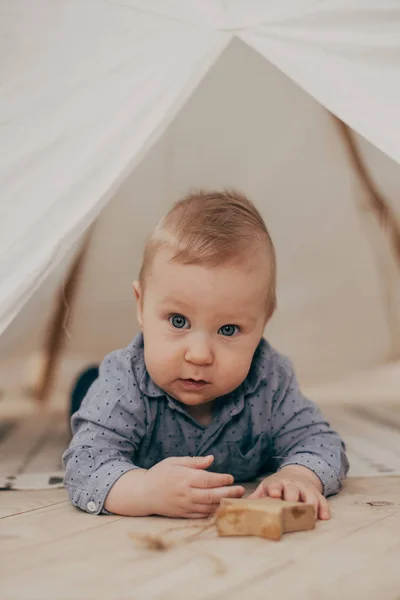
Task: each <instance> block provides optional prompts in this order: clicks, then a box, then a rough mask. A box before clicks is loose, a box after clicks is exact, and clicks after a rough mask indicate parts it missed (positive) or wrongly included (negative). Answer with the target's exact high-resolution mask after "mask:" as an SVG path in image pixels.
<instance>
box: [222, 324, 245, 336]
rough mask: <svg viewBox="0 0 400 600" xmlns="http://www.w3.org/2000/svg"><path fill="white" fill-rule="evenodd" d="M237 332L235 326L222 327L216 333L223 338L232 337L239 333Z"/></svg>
mask: <svg viewBox="0 0 400 600" xmlns="http://www.w3.org/2000/svg"><path fill="white" fill-rule="evenodd" d="M239 331H240V328H239V327H238V326H237V325H224V326H223V327H221V328H220V329H219V331H218V333H220V334H221V335H224V336H225V337H232V336H233V335H236V334H237V333H239Z"/></svg>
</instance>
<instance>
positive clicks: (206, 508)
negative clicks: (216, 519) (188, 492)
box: [189, 502, 220, 516]
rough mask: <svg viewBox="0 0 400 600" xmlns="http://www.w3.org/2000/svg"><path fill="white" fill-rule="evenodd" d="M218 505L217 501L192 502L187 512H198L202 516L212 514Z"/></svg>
mask: <svg viewBox="0 0 400 600" xmlns="http://www.w3.org/2000/svg"><path fill="white" fill-rule="evenodd" d="M219 506H220V504H219V502H218V504H202V503H197V502H194V503H193V504H192V505H191V506H190V508H189V512H190V513H191V514H192V513H199V514H202V515H204V516H207V515H213V514H214V513H215V511H216V510H217V509H218V508H219Z"/></svg>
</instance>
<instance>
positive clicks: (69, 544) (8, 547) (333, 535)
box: [0, 477, 400, 600]
mask: <svg viewBox="0 0 400 600" xmlns="http://www.w3.org/2000/svg"><path fill="white" fill-rule="evenodd" d="M399 491H400V478H397V477H386V478H377V479H364V478H360V479H352V480H349V481H348V482H347V483H346V486H345V489H344V491H343V492H342V493H341V494H340V495H338V496H337V497H335V498H334V499H333V501H332V508H333V514H334V518H333V519H332V520H331V521H329V522H326V523H319V524H318V527H317V529H316V530H315V531H313V532H302V533H299V534H291V535H287V536H284V538H283V540H282V541H281V542H279V543H275V542H269V541H266V540H261V539H258V538H229V539H228V538H218V537H217V535H216V532H215V531H209V532H207V533H204V534H203V536H202V537H201V539H200V540H199V541H197V542H195V543H192V544H190V545H181V546H177V547H176V548H174V549H172V550H170V551H167V552H151V551H148V550H144V549H142V548H141V547H140V546H139V545H138V544H137V543H135V542H134V541H133V540H132V539H131V538H130V536H129V534H130V533H131V532H135V533H140V532H142V533H143V532H147V533H161V532H163V531H165V529H166V528H168V527H171V525H172V526H178V525H180V523H181V522H180V521H176V520H170V519H162V518H156V517H153V518H143V519H129V518H117V517H109V516H103V517H95V516H92V515H87V514H85V513H82V512H80V511H77V510H76V509H73V508H72V507H71V506H70V505H69V504H68V503H66V504H65V505H60V506H52V507H47V508H43V509H41V510H37V511H33V512H32V513H25V514H23V515H18V516H15V517H11V518H9V519H4V520H3V521H1V522H0V523H1V529H0V532H1V534H2V535H4V536H8V541H7V539H3V544H2V546H1V548H0V552H1V554H2V561H1V562H0V580H1V585H2V594H3V596H4V597H7V595H8V596H9V597H13V598H21V599H25V598H26V599H30V598H32V599H33V598H36V599H37V598H41V599H43V600H46V599H51V600H61V599H65V598H69V599H71V600H73V599H78V598H79V599H84V598H85V599H89V598H96V599H101V598H107V600H109V599H111V598H118V599H123V598H132V593H133V590H134V593H135V597H137V598H141V599H142V598H143V599H147V598H149V599H150V598H151V599H153V598H154V599H155V598H160V599H161V598H162V599H169V598H171V600H172V599H173V600H175V599H176V598H177V597H182V598H188V597H190V598H191V599H192V600H211V599H214V598H215V599H217V598H224V597H227V596H228V595H229V597H233V596H232V595H233V594H235V593H236V591H237V590H240V589H241V586H242V587H243V589H246V590H247V589H250V587H251V586H253V588H254V597H256V594H258V593H260V596H259V597H260V598H261V593H263V594H264V596H263V597H265V590H266V589H268V590H269V593H274V594H279V595H280V597H290V595H292V596H293V595H296V597H297V589H296V593H295V587H296V586H297V585H298V581H299V579H298V578H299V577H300V575H299V574H300V572H301V573H302V575H301V578H300V579H302V578H303V579H304V585H303V588H304V589H303V591H302V594H303V596H299V598H303V597H304V598H307V600H312V598H313V595H312V594H313V593H314V591H315V592H316V594H317V595H316V596H315V597H316V598H318V599H320V598H322V599H323V598H325V597H326V598H329V599H330V598H331V596H329V594H330V589H331V583H330V580H329V577H328V578H327V577H326V576H325V577H322V575H318V573H316V571H315V568H314V565H317V566H318V569H319V570H320V571H321V573H322V572H323V570H324V569H325V573H328V571H329V568H330V569H331V570H332V572H333V573H337V576H338V578H339V581H342V582H343V583H341V584H340V586H341V592H342V596H343V597H351V598H352V600H353V597H352V596H351V595H350V596H347V595H346V587H345V586H346V585H348V587H349V589H350V590H352V591H354V590H356V592H357V593H358V591H357V590H358V589H360V590H363V589H365V586H364V588H363V587H362V585H364V584H362V582H359V580H358V579H357V577H358V575H357V573H358V570H357V565H359V566H360V569H359V572H360V573H361V574H362V576H363V577H366V576H367V577H369V579H370V587H371V586H372V585H375V586H379V585H381V584H382V585H383V586H384V589H385V590H388V593H389V592H390V590H391V589H392V588H393V586H395V585H397V581H398V580H397V573H396V572H394V571H393V569H392V567H391V566H390V565H386V566H385V565H384V564H383V562H384V561H383V559H381V558H380V557H381V556H385V555H387V556H390V550H391V549H392V550H393V551H397V550H398V548H397V544H398V531H399V530H400V494H399ZM11 493H13V492H10V494H11ZM371 503H372V505H371ZM374 503H378V504H375V505H374ZM185 524H186V525H190V522H188V521H185ZM4 525H6V527H4ZM184 534H185V531H183V532H182V531H181V532H180V533H177V535H184ZM374 540H377V543H376V546H374V543H375V542H374ZM3 556H4V558H3ZM342 557H346V560H344V559H343V558H342ZM335 561H338V565H337V568H336V567H335V564H336V563H335ZM374 561H380V562H379V564H381V563H382V569H378V570H376V571H373V569H372V565H373V564H374ZM385 564H386V563H385ZM352 565H353V566H352ZM353 567H354V568H353ZM353 571H354V573H353ZM367 571H368V572H367ZM372 571H373V573H374V575H372ZM392 571H393V572H392ZM291 573H293V575H291ZM304 573H305V574H306V575H304ZM382 574H386V575H387V574H389V575H390V576H391V580H390V581H389V582H384V581H381V579H382V577H383V575H382ZM360 577H361V575H360ZM340 578H341V579H340ZM283 583H284V584H285V586H287V590H288V594H287V596H285V594H283V595H282V593H281V589H282V585H283ZM357 586H359V587H357ZM368 589H369V588H368ZM368 589H367V590H366V592H368ZM398 589H399V591H400V588H398ZM260 590H261V591H260ZM177 591H179V596H177ZM289 592H290V593H289ZM307 594H309V595H308V596H307ZM360 594H361V591H360ZM250 595H251V596H252V594H250ZM239 597H240V596H237V598H239ZM241 597H243V595H242V596H241ZM367 597H368V596H364V599H363V600H366V598H367ZM381 597H382V598H383V597H384V598H385V600H386V596H381ZM387 598H388V600H392V599H393V600H394V597H393V596H390V595H389V596H388V597H387Z"/></svg>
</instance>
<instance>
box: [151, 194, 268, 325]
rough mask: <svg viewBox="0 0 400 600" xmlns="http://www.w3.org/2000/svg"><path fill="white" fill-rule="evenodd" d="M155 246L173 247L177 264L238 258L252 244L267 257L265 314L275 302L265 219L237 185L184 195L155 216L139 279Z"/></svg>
mask: <svg viewBox="0 0 400 600" xmlns="http://www.w3.org/2000/svg"><path fill="white" fill-rule="evenodd" d="M160 248H168V249H171V250H172V251H173V256H172V258H171V260H173V261H177V262H180V263H182V264H201V265H209V266H220V265H223V264H232V263H237V262H240V261H242V262H243V258H244V257H247V256H250V255H253V256H254V253H255V252H256V251H257V250H261V251H264V252H266V254H267V256H268V258H269V261H270V267H271V272H270V282H269V289H268V298H267V312H268V318H270V316H271V315H272V314H273V312H274V310H275V308H276V257H275V249H274V245H273V243H272V240H271V237H270V235H269V233H268V230H267V228H266V225H265V223H264V221H263V219H262V217H261V215H260V213H259V212H258V210H257V209H256V207H255V206H254V204H253V203H252V202H251V201H250V200H249V199H248V198H246V196H244V195H243V194H240V193H239V192H236V191H223V192H215V191H213V192H205V191H199V192H195V193H192V194H189V195H187V196H186V197H185V198H183V199H182V200H180V201H179V202H177V203H176V204H175V205H174V206H173V207H172V209H171V210H170V211H169V212H168V214H167V215H166V216H165V217H164V218H163V219H162V220H161V221H160V223H159V224H158V225H157V227H156V228H155V230H154V231H153V233H152V234H151V236H150V237H149V239H148V240H147V243H146V247H145V251H144V256H143V263H142V267H141V270H140V274H139V281H140V284H141V286H142V288H143V287H144V281H145V277H146V274H147V273H148V271H149V268H150V266H151V264H152V262H153V259H154V257H155V255H156V253H157V251H158V250H159V249H160Z"/></svg>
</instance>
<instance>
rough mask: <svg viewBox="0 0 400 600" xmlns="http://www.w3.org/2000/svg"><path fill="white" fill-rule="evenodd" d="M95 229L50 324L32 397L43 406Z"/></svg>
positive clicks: (67, 281)
mask: <svg viewBox="0 0 400 600" xmlns="http://www.w3.org/2000/svg"><path fill="white" fill-rule="evenodd" d="M91 235H92V228H91V229H89V231H88V233H87V235H86V237H85V239H84V242H83V244H82V246H81V249H80V250H79V252H78V254H77V256H76V258H75V260H74V261H73V263H72V265H71V267H70V270H69V272H68V275H67V278H66V281H65V283H64V284H63V285H62V286H61V288H60V290H59V292H58V297H57V300H56V307H55V310H54V313H53V316H52V319H51V321H50V324H49V327H48V331H47V336H46V339H45V342H44V347H43V351H42V358H41V364H40V367H39V373H38V377H37V383H36V384H34V386H33V387H32V388H31V390H30V395H31V396H33V397H34V398H35V399H36V400H38V401H39V402H40V403H41V404H43V403H44V402H46V401H47V400H48V397H49V394H50V391H51V388H52V385H53V383H54V379H55V374H56V370H57V366H58V364H59V361H60V356H61V352H62V349H63V344H64V341H65V331H66V329H65V325H66V320H67V318H68V317H69V315H70V314H71V311H72V308H73V306H74V301H75V300H76V297H77V292H78V289H79V281H80V274H81V271H82V267H83V264H84V260H85V258H86V254H87V251H88V248H89V243H90V240H91Z"/></svg>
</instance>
